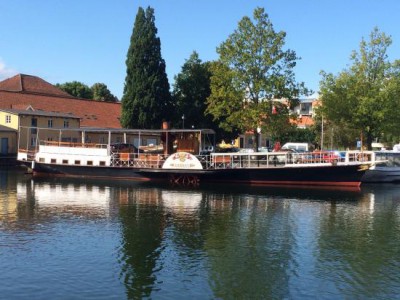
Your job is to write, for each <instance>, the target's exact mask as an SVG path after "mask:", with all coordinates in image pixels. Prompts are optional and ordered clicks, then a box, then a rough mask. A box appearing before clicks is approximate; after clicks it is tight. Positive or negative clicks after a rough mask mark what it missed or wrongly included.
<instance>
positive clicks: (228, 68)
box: [207, 8, 308, 149]
mask: <svg viewBox="0 0 400 300" xmlns="http://www.w3.org/2000/svg"><path fill="white" fill-rule="evenodd" d="M253 18H254V21H255V22H254V23H253V22H252V20H251V19H250V18H249V17H244V18H243V19H242V20H241V21H240V22H239V24H238V28H237V29H236V30H235V31H234V33H233V34H231V35H230V36H229V37H228V39H227V40H226V41H225V42H223V43H222V44H221V45H220V46H219V47H218V49H217V52H218V53H219V60H218V62H216V63H214V64H213V65H212V67H211V70H212V76H211V95H210V97H209V98H208V108H207V113H209V114H211V115H212V116H213V117H214V120H215V121H218V122H219V123H220V126H221V127H222V128H224V129H225V130H230V128H232V127H233V128H239V129H240V130H241V131H242V132H245V131H253V132H254V135H255V141H256V144H255V145H254V147H255V149H257V148H258V145H257V143H258V133H257V128H258V127H260V128H261V129H262V132H273V133H276V132H278V131H280V130H287V129H289V128H290V125H289V117H288V114H287V107H286V105H284V104H282V103H281V102H275V101H273V100H274V99H278V98H286V99H288V101H289V102H291V101H292V100H293V99H297V98H298V97H299V96H300V95H301V94H307V92H308V91H307V89H305V87H304V84H303V83H300V84H298V83H296V81H295V76H294V71H293V69H294V67H295V66H296V60H298V59H299V58H298V57H297V56H296V53H295V52H294V51H292V50H286V51H284V50H283V46H284V43H285V37H286V33H285V32H283V31H280V32H276V31H275V30H274V28H273V25H272V23H271V21H270V20H269V18H268V15H267V14H266V13H265V12H264V9H263V8H257V9H255V11H254V15H253ZM273 107H275V109H276V110H277V113H276V114H273V113H272V111H273V110H275V109H273Z"/></svg>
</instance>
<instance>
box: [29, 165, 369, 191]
mask: <svg viewBox="0 0 400 300" xmlns="http://www.w3.org/2000/svg"><path fill="white" fill-rule="evenodd" d="M364 169H365V168H362V166H359V165H347V166H332V165H331V166H311V167H304V166H303V167H300V166H299V167H290V168H288V167H286V168H279V167H277V168H268V169H265V168H247V169H217V170H167V169H135V168H129V167H119V168H116V167H89V166H68V165H54V164H43V163H35V165H34V168H33V171H34V174H35V175H39V174H52V175H60V176H70V177H88V178H109V179H117V180H121V179H123V180H140V181H150V180H155V181H157V180H158V181H164V182H172V183H176V184H188V185H190V184H193V185H197V184H199V183H203V182H204V183H229V184H235V183H241V184H251V185H308V186H349V187H358V186H360V184H361V178H362V176H363V175H364V173H365V170H364Z"/></svg>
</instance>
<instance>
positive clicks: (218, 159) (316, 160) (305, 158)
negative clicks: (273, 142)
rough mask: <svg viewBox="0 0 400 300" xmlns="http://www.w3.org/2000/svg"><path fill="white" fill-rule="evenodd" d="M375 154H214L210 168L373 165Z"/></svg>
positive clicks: (323, 152) (351, 152) (361, 152)
mask: <svg viewBox="0 0 400 300" xmlns="http://www.w3.org/2000/svg"><path fill="white" fill-rule="evenodd" d="M374 161H375V153H374V152H372V151H346V152H342V153H336V152H332V151H315V152H304V153H293V152H255V153H213V154H212V155H211V160H210V162H211V163H210V166H209V167H210V168H213V169H226V168H270V167H283V166H298V165H299V164H302V165H316V164H326V165H338V164H339V165H340V164H359V163H360V162H364V163H372V162H374Z"/></svg>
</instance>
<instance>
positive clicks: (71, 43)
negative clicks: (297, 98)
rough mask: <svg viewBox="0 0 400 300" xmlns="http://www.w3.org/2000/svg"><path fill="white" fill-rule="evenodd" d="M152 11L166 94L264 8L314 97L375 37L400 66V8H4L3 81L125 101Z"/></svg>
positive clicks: (319, 0)
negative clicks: (141, 18) (134, 44)
mask: <svg viewBox="0 0 400 300" xmlns="http://www.w3.org/2000/svg"><path fill="white" fill-rule="evenodd" d="M148 6H150V7H152V8H154V14H155V25H156V27H157V29H158V37H159V38H160V40H161V55H162V58H163V59H164V60H165V63H166V72H167V76H168V79H169V83H170V86H171V89H172V87H173V83H174V77H175V76H176V75H177V74H178V73H179V72H180V71H181V68H182V65H183V64H184V63H185V61H186V60H187V59H188V58H189V57H190V55H191V54H192V53H193V51H196V52H197V53H198V54H199V57H200V59H201V60H202V61H203V62H205V61H211V60H216V59H218V54H217V51H216V49H217V47H218V46H219V45H220V44H221V43H222V42H224V41H225V40H226V39H227V38H228V37H229V35H230V34H232V33H233V32H234V30H235V29H236V28H237V26H238V22H239V21H240V20H241V19H242V18H243V17H244V16H248V17H251V18H252V16H253V11H254V9H255V8H257V7H263V8H264V9H265V12H266V13H267V14H268V16H269V18H270V20H271V22H272V24H273V25H274V29H275V31H285V32H286V34H287V35H286V44H285V46H284V49H291V50H294V51H295V52H296V54H297V55H298V56H299V57H301V59H300V60H299V61H298V63H297V66H296V68H295V74H296V80H297V81H299V82H304V83H305V84H306V86H307V87H308V88H310V89H312V90H313V91H315V92H317V91H318V90H319V81H320V80H321V76H320V71H321V70H323V71H325V72H329V73H333V74H338V73H339V72H341V71H342V70H344V69H345V68H347V67H348V66H349V65H350V64H351V61H350V55H351V53H352V51H353V50H358V49H359V44H360V42H361V40H362V38H364V39H366V40H368V39H369V34H370V33H371V31H372V30H373V28H374V27H378V28H379V29H380V31H381V32H384V33H385V34H386V35H389V36H391V37H392V45H391V46H390V48H389V50H388V55H389V60H390V61H393V60H395V59H400V17H399V12H400V0H197V1H196V0H69V1H55V0H12V1H10V0H0V80H4V79H6V78H9V77H11V76H14V75H16V74H18V73H22V74H28V75H34V76H38V77H41V78H42V79H44V80H46V81H48V82H50V83H52V84H56V83H65V82H70V81H80V82H83V83H84V84H86V85H88V86H91V85H93V84H94V83H97V82H100V83H104V84H106V85H107V86H108V88H109V90H110V91H111V93H112V94H114V95H115V96H117V97H118V98H119V99H121V97H122V95H123V88H124V83H125V76H126V65H125V59H126V54H127V51H128V47H129V44H130V37H131V34H132V30H133V24H134V21H135V17H136V14H137V11H138V8H139V7H142V8H144V9H145V8H147V7H148Z"/></svg>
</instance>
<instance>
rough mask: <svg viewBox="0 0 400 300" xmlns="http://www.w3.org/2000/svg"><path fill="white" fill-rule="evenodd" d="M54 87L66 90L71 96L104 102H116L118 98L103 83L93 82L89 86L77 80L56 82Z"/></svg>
mask: <svg viewBox="0 0 400 300" xmlns="http://www.w3.org/2000/svg"><path fill="white" fill-rule="evenodd" d="M56 87H58V88H59V89H61V90H63V91H64V92H67V93H68V94H70V95H71V96H74V97H78V98H83V99H90V100H98V101H106V102H117V101H118V98H117V97H115V96H114V95H113V94H111V92H110V91H109V89H108V88H107V85H105V84H104V83H95V84H94V85H92V86H91V87H89V86H87V85H86V84H84V83H82V82H79V81H72V82H66V83H63V84H60V83H57V84H56Z"/></svg>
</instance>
